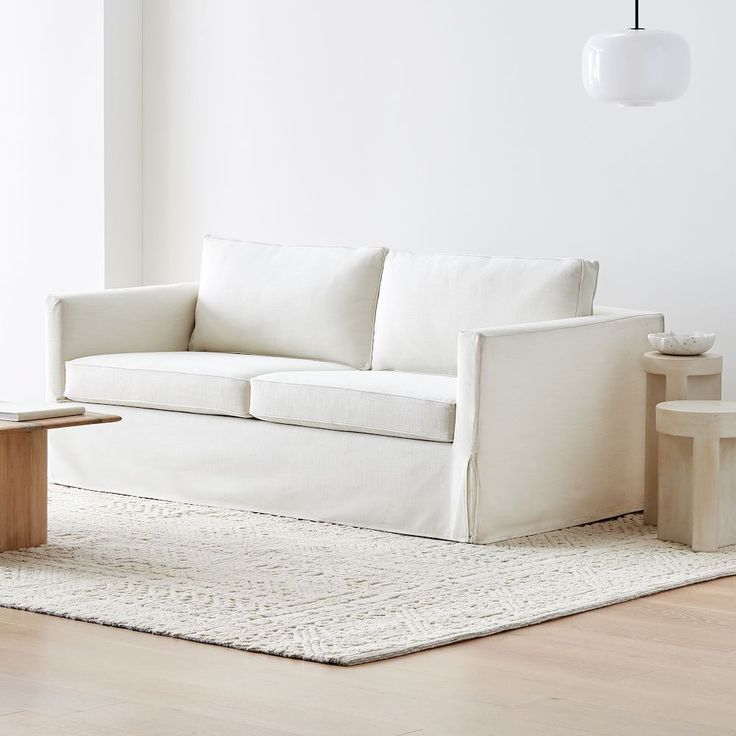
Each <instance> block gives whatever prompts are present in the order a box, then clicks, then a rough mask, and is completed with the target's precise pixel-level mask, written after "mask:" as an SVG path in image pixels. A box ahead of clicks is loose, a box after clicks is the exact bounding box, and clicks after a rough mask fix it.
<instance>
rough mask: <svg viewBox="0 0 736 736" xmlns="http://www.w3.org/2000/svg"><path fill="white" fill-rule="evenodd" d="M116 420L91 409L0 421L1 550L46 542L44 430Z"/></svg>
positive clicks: (46, 476)
mask: <svg viewBox="0 0 736 736" xmlns="http://www.w3.org/2000/svg"><path fill="white" fill-rule="evenodd" d="M119 421H120V417H119V416H115V415H113V414H94V413H92V412H87V413H85V414H80V415H78V416H72V417H57V418H54V419H36V420H33V421H30V422H5V421H0V552H5V551H6V550H10V549H24V548H26V547H37V546H38V545H40V544H46V541H47V538H48V523H47V508H46V501H47V492H48V485H49V481H48V473H47V456H46V448H47V442H46V433H47V431H48V430H49V429H60V428H62V427H81V426H83V425H86V424H103V423H106V422H119Z"/></svg>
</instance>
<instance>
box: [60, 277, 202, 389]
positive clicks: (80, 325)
mask: <svg viewBox="0 0 736 736" xmlns="http://www.w3.org/2000/svg"><path fill="white" fill-rule="evenodd" d="M196 302H197V284H196V283H189V284H171V285H165V286H141V287H134V288H129V289H109V290H107V291H96V292H90V293H86V294H69V295H66V296H49V297H48V299H47V301H46V393H47V395H48V397H49V399H51V400H56V401H59V400H61V399H63V398H64V382H65V363H66V361H67V360H74V359H75V358H82V357H84V356H86V355H102V354H105V353H134V352H149V351H150V352H153V351H167V350H186V349H187V347H188V345H189V337H190V335H191V334H192V329H193V328H194V308H195V305H196Z"/></svg>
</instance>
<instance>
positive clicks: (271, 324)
mask: <svg viewBox="0 0 736 736" xmlns="http://www.w3.org/2000/svg"><path fill="white" fill-rule="evenodd" d="M385 254H386V251H385V249H383V248H341V247H318V246H285V245H267V244H265V243H243V242H240V241H234V240H223V239H220V238H213V237H211V236H208V237H206V238H205V244H204V251H203V255H202V270H201V278H200V283H199V294H198V297H197V307H196V311H195V320H194V331H193V333H192V337H191V340H190V343H189V349H190V350H205V351H214V352H225V353H247V354H251V355H280V356H286V357H291V358H310V359H313V360H326V361H331V362H334V363H345V364H346V365H350V366H353V367H355V368H369V367H370V358H371V346H372V342H373V327H374V321H375V314H376V299H377V297H378V287H379V284H380V281H381V270H382V268H383V259H384V257H385Z"/></svg>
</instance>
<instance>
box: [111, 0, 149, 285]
mask: <svg viewBox="0 0 736 736" xmlns="http://www.w3.org/2000/svg"><path fill="white" fill-rule="evenodd" d="M141 2H142V0H104V13H105V15H104V30H103V37H104V51H105V77H104V79H105V82H104V115H105V238H104V245H105V286H107V287H108V288H109V287H117V286H136V285H138V284H140V283H141V279H142V269H143V251H142V243H143V229H142V165H143V110H142V105H143V98H142V84H143V37H142V26H141V24H142V15H143V10H142V5H141Z"/></svg>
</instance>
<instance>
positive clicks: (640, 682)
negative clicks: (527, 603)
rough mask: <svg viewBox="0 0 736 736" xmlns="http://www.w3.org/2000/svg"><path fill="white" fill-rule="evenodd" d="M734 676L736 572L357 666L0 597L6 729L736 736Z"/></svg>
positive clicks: (37, 735)
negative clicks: (138, 627)
mask: <svg viewBox="0 0 736 736" xmlns="http://www.w3.org/2000/svg"><path fill="white" fill-rule="evenodd" d="M734 673H736V578H729V579H723V580H718V581H712V582H709V583H703V584H701V585H697V586H692V587H690V588H687V589H681V590H675V591H670V592H667V593H662V594H659V595H657V596H653V597H649V598H646V599H640V600H636V601H631V602H629V603H625V604H621V605H619V606H613V607H609V608H605V609H600V610H597V611H591V612H588V613H585V614H580V615H578V616H572V617H568V618H565V619H560V620H557V621H552V622H549V623H547V624H541V625H539V626H534V627H530V628H527V629H522V630H517V631H513V632H507V633H505V634H500V635H497V636H493V637H486V638H484V639H477V640H473V641H469V642H463V643H460V644H456V645H452V646H449V647H441V648H438V649H435V650H431V651H427V652H420V653H417V654H414V655H409V656H407V657H400V658H396V659H392V660H385V661H382V662H376V663H371V664H367V665H360V666H357V667H333V666H328V665H320V664H316V663H312V662H303V661H298V660H287V659H283V658H279V657H270V656H268V655H260V654H252V653H246V652H239V651H235V650H229V649H225V648H222V647H215V646H209V645H203V644H196V643H193V642H185V641H179V640H175V639H171V638H167V637H157V636H151V635H147V634H142V633H139V632H132V631H127V630H123V629H116V628H111V627H104V626H99V625H95V624H86V623H82V622H77V621H69V620H65V619H61V618H56V617H51V616H43V615H40V614H32V613H27V612H24V611H14V610H10V609H0V735H1V736H5V734H8V735H9V736H10V735H12V736H26V734H33V736H47V735H52V734H53V735H58V736H68V735H70V734H74V735H75V736H97V734H103V733H104V734H110V735H111V736H117V735H118V734H122V733H124V734H126V736H128V735H129V736H137V734H140V735H141V736H174V734H177V736H179V735H181V734H184V735H185V736H186V735H187V734H192V735H198V734H203V736H204V734H207V736H210V734H222V736H229V734H231V733H233V734H253V736H312V735H313V734H319V735H320V736H331V735H332V734H338V735H339V736H346V735H347V734H350V735H351V736H352V735H353V734H358V735H362V734H365V735H366V736H400V734H406V735H408V734H421V735H422V736H456V735H457V736H475V735H476V734H478V735H479V736H480V735H481V734H483V736H485V734H488V733H499V734H500V733H502V734H504V736H542V735H544V736H565V735H567V736H581V734H591V735H593V736H610V735H612V734H616V735H617V736H618V734H622V733H626V734H639V733H641V734H645V733H646V734H651V735H652V736H658V734H664V733H667V734H668V736H683V735H685V734H687V735H688V736H690V735H692V736H736V676H735V675H734ZM3 714H4V715H3ZM491 727H492V728H491Z"/></svg>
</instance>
